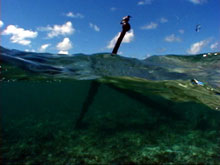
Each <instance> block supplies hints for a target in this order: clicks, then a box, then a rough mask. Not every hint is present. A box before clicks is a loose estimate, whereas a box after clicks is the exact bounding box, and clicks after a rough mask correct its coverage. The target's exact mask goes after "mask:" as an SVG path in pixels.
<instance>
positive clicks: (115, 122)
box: [0, 47, 220, 164]
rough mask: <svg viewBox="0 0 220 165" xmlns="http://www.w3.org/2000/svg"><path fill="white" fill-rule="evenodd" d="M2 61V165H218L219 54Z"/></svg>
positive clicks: (13, 55) (6, 57)
mask: <svg viewBox="0 0 220 165" xmlns="http://www.w3.org/2000/svg"><path fill="white" fill-rule="evenodd" d="M0 59H1V78H0V80H1V81H0V100H1V101H0V110H1V111H0V112H1V136H0V138H1V139H0V143H1V144H0V152H1V154H0V162H1V164H162V163H167V164H199V163H200V164H220V111H219V109H220V95H219V94H220V92H219V91H220V90H219V87H220V86H219V81H220V75H219V74H220V67H219V66H220V56H219V53H210V54H209V55H207V56H204V55H202V54H200V55H196V56H187V57H186V56H175V55H168V56H153V57H151V58H148V59H145V60H137V59H131V58H125V57H120V56H111V55H110V54H106V53H103V54H94V55H83V54H78V55H70V56H64V55H54V54H43V53H42V54H37V53H26V52H22V51H18V50H8V49H5V48H2V47H1V51H0ZM191 79H197V80H199V81H202V82H203V83H204V85H196V84H192V83H191V81H190V80H191ZM83 112H84V113H83ZM80 116H81V118H80ZM77 121H78V124H77Z"/></svg>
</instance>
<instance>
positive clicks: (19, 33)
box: [2, 25, 38, 45]
mask: <svg viewBox="0 0 220 165" xmlns="http://www.w3.org/2000/svg"><path fill="white" fill-rule="evenodd" d="M2 34H3V35H12V36H11V38H10V40H11V42H12V43H17V44H21V45H30V44H31V41H30V40H28V38H36V37H37V35H38V33H37V32H34V31H31V30H25V29H23V28H18V27H17V26H15V25H9V26H8V27H7V28H6V29H5V30H4V31H3V33H2Z"/></svg>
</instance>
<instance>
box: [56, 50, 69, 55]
mask: <svg viewBox="0 0 220 165" xmlns="http://www.w3.org/2000/svg"><path fill="white" fill-rule="evenodd" d="M58 54H69V52H68V51H64V50H60V51H59V52H58Z"/></svg>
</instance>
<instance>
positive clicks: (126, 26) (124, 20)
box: [112, 15, 131, 54]
mask: <svg viewBox="0 0 220 165" xmlns="http://www.w3.org/2000/svg"><path fill="white" fill-rule="evenodd" d="M130 18H131V16H130V15H128V16H125V17H123V18H122V20H121V24H122V32H121V33H120V36H119V37H118V40H117V42H116V44H115V47H114V49H113V51H112V54H117V52H118V48H119V47H120V44H121V41H122V40H123V38H124V36H125V34H126V32H127V31H129V30H130V29H131V26H130V24H129V23H128V22H129V20H130Z"/></svg>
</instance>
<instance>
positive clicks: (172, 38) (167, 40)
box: [164, 34, 181, 42]
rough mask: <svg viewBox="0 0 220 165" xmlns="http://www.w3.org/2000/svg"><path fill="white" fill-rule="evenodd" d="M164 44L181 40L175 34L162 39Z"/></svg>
mask: <svg viewBox="0 0 220 165" xmlns="http://www.w3.org/2000/svg"><path fill="white" fill-rule="evenodd" d="M164 40H165V41H166V42H180V41H181V39H180V38H179V37H176V36H175V34H171V35H169V36H167V37H165V39H164Z"/></svg>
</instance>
